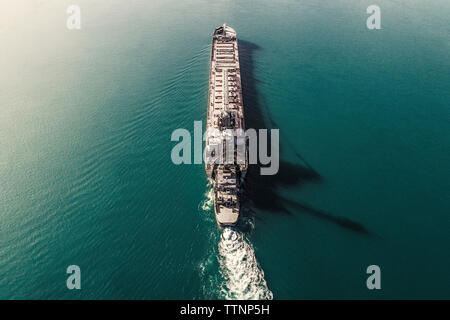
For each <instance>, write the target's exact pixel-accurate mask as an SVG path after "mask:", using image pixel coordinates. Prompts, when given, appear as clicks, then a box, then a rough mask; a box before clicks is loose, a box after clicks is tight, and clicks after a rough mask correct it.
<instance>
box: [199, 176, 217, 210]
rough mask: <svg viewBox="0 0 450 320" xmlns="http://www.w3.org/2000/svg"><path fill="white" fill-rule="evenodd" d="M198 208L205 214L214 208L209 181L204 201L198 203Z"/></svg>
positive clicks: (212, 190)
mask: <svg viewBox="0 0 450 320" xmlns="http://www.w3.org/2000/svg"><path fill="white" fill-rule="evenodd" d="M199 207H200V208H201V209H202V210H203V211H205V212H210V211H211V210H212V209H213V207H214V187H213V182H212V180H210V179H209V180H208V185H207V189H206V193H205V199H204V200H203V201H202V202H201V203H200V205H199Z"/></svg>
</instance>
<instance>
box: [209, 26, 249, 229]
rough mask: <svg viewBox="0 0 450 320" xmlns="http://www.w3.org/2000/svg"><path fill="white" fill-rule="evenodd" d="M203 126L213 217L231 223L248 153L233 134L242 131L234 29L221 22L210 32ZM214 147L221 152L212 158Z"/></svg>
mask: <svg viewBox="0 0 450 320" xmlns="http://www.w3.org/2000/svg"><path fill="white" fill-rule="evenodd" d="M206 129H207V132H210V134H208V135H207V138H206V148H205V152H206V154H208V152H209V154H210V155H212V157H210V160H209V161H206V164H205V169H206V173H207V175H208V177H209V178H211V179H212V180H214V193H215V195H214V212H215V216H216V220H217V223H218V224H219V225H220V226H229V225H235V224H236V223H237V221H238V218H239V213H240V192H241V184H242V182H243V179H244V177H245V174H246V172H247V167H248V155H247V146H246V141H245V139H243V138H240V136H239V135H236V134H235V133H236V132H241V133H242V132H244V131H245V121H244V107H243V103H242V87H241V73H240V65H239V52H238V43H237V38H236V32H235V31H234V29H233V28H231V27H229V26H227V25H225V24H224V25H222V26H220V27H217V28H216V29H215V30H214V33H213V41H212V49H211V68H210V76H209V95H208V113H207V125H206ZM211 132H212V134H211ZM230 146H232V148H230ZM217 150H223V153H222V154H221V155H222V156H221V157H217V158H216V159H214V156H218V152H217ZM239 151H242V152H241V153H239ZM211 159H212V160H211Z"/></svg>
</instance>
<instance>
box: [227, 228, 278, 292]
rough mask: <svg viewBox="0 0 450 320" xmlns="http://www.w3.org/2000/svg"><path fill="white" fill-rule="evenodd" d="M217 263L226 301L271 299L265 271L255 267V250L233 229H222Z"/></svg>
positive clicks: (256, 264) (256, 265) (256, 263)
mask: <svg viewBox="0 0 450 320" xmlns="http://www.w3.org/2000/svg"><path fill="white" fill-rule="evenodd" d="M219 264H220V269H221V273H222V276H223V277H224V280H225V281H224V283H223V284H222V292H223V293H224V295H225V298H226V299H240V300H271V299H273V294H272V292H271V291H270V290H269V288H268V287H267V282H266V280H265V279H264V272H263V271H262V270H261V268H260V267H259V265H258V262H257V261H256V257H255V251H254V249H253V247H252V245H251V244H250V243H249V242H248V241H247V239H245V237H244V235H243V234H242V233H241V232H240V231H238V230H235V229H233V228H224V229H223V233H222V236H221V238H220V242H219Z"/></svg>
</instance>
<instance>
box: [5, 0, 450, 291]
mask: <svg viewBox="0 0 450 320" xmlns="http://www.w3.org/2000/svg"><path fill="white" fill-rule="evenodd" d="M72 3H73V1H65V0H64V1H37V0H33V1H25V0H20V1H12V0H10V1H5V2H2V4H1V5H0V21H2V22H1V23H0V41H1V43H2V46H1V48H2V50H1V51H0V70H1V72H0V82H1V83H0V84H1V91H0V274H1V277H0V298H3V299H24V298H30V299H38V298H44V299H48V298H54V299H72V298H74V299H75V298H83V299H115V298H123V299H155V298H159V299H177V298H180V299H205V298H206V299H212V298H220V299H222V298H244V299H250V298H274V299H310V298H326V299H328V298H364V299H366V298H376V299H379V298H385V299H391V298H450V290H449V284H450V277H449V273H448V269H449V266H450V255H449V243H450V235H449V234H450V219H449V212H450V193H449V190H450V148H449V147H450V125H449V123H450V121H449V120H450V111H449V110H450V109H449V107H450V105H449V101H450V90H449V87H450V72H449V70H450V68H449V67H450V55H449V52H450V50H449V49H450V36H449V35H450V25H449V24H448V17H449V15H450V3H449V2H448V1H445V0H436V1H427V2H425V1H407V0H398V1H388V0H380V1H378V2H377V4H378V5H379V6H380V7H381V14H382V22H381V24H382V29H381V30H374V31H371V30H368V29H367V28H366V19H367V17H368V15H367V14H366V8H367V7H368V6H369V5H370V4H373V3H372V1H357V0H345V1H344V0H342V1H313V0H302V1H293V0H282V1H263V0H261V1H223V0H221V1H215V0H213V1H206V0H202V1H201V0H193V1H168V0H164V1H118V0H101V1H95V2H93V1H87V0H79V1H77V3H78V5H79V6H80V8H81V19H82V27H81V30H77V31H69V30H67V29H66V27H65V25H66V18H67V14H66V9H67V7H68V5H69V4H72ZM223 22H226V23H227V24H229V25H231V26H232V27H233V28H235V29H236V31H237V33H238V38H239V40H240V54H241V69H242V71H241V72H242V77H243V86H244V105H245V108H246V112H247V115H246V117H247V125H248V126H251V127H255V128H279V129H280V143H281V166H280V172H279V173H278V175H276V176H270V177H269V176H265V177H261V176H259V175H258V174H257V172H258V171H257V168H252V169H251V170H250V172H249V175H248V179H247V185H246V188H245V201H244V203H243V206H244V211H245V212H244V214H245V216H244V217H243V223H242V225H243V226H244V227H241V228H240V229H237V230H224V231H222V230H219V229H218V228H217V226H216V223H215V220H214V216H213V212H212V210H211V201H210V196H211V194H210V192H211V187H210V186H208V183H207V179H206V176H205V173H204V170H203V167H202V166H201V165H181V166H175V165H174V164H172V162H171V160H170V151H171V149H172V147H173V146H174V145H175V143H173V142H171V141H170V135H171V133H172V131H173V130H174V129H176V128H186V129H188V130H190V131H191V132H193V122H194V121H197V120H204V119H205V116H206V103H207V83H208V69H209V65H208V63H209V50H210V41H211V33H212V31H213V29H214V27H216V26H217V25H220V24H222V23H223ZM222 233H223V234H222ZM72 264H75V265H79V266H80V268H81V274H82V280H81V281H82V289H81V290H78V291H77V290H73V291H70V290H68V289H67V288H66V279H67V274H66V268H67V266H69V265H72ZM372 264H376V265H379V266H380V268H381V273H382V275H381V286H382V289H381V290H379V291H370V290H368V289H367V288H366V279H367V274H366V268H367V266H369V265H372Z"/></svg>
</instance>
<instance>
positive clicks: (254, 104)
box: [239, 40, 371, 235]
mask: <svg viewBox="0 0 450 320" xmlns="http://www.w3.org/2000/svg"><path fill="white" fill-rule="evenodd" d="M258 50H261V48H260V47H259V46H258V45H256V44H254V43H251V42H248V41H244V40H240V41H239V60H240V67H241V76H242V93H243V96H244V109H245V122H246V128H247V129H248V128H254V129H271V128H279V127H278V126H277V125H276V124H275V122H274V121H273V119H271V118H270V116H269V115H268V113H267V111H266V110H265V109H263V106H262V104H261V101H260V98H259V97H258V91H257V88H256V84H257V82H258V80H257V79H256V77H255V74H254V72H255V65H254V55H255V52H257V51H258ZM264 111H266V112H264ZM282 137H283V135H282V133H281V131H280V151H282V149H283V147H287V146H286V142H284V143H283V138H282ZM268 140H269V141H270V138H269V139H268ZM288 146H289V145H288ZM268 149H269V150H270V147H269V148H268ZM293 153H294V154H295V155H296V158H297V159H296V163H291V162H286V161H283V160H282V159H281V156H280V166H279V171H278V173H277V174H275V175H271V176H269V175H261V174H260V165H250V166H249V170H248V173H247V177H246V181H245V187H244V203H243V206H244V208H245V207H247V208H245V209H246V211H247V213H245V214H246V215H247V217H248V216H249V215H250V216H251V217H253V216H254V217H255V218H260V217H258V216H257V215H255V210H253V209H252V208H251V207H254V208H255V209H261V210H264V211H266V212H267V211H269V212H272V213H281V214H287V215H291V214H292V213H293V212H296V213H297V212H298V213H302V214H308V215H312V216H314V217H316V218H319V219H322V220H325V221H327V222H331V223H333V224H335V225H336V226H339V227H341V228H343V229H345V230H349V231H352V232H356V233H359V234H362V235H371V233H370V232H369V230H368V229H367V228H366V227H365V226H364V225H362V224H360V223H358V222H355V221H353V220H350V219H348V218H345V217H340V216H337V215H334V214H331V213H328V212H326V211H323V210H320V209H317V208H314V207H312V206H309V205H307V204H304V203H299V202H297V201H295V200H290V199H287V198H285V197H283V196H282V195H281V194H279V192H278V191H277V189H278V187H284V188H289V187H297V188H298V187H299V186H301V185H303V184H305V183H313V182H320V181H321V179H322V177H321V176H320V174H319V173H318V172H317V171H316V170H314V169H313V167H312V166H311V165H310V164H309V163H308V162H307V161H306V160H305V158H304V157H303V156H302V155H301V154H300V153H298V152H296V151H293ZM249 203H251V206H250V205H249ZM244 212H245V210H244ZM244 218H245V217H244ZM246 227H247V226H246V224H245V223H244V224H242V226H241V229H244V230H245V229H246Z"/></svg>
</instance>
